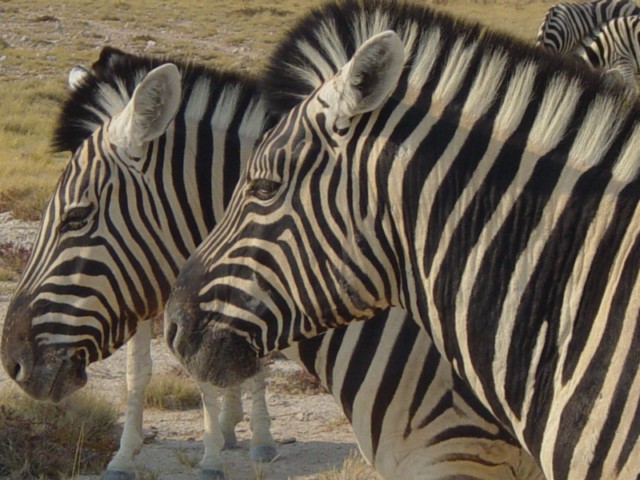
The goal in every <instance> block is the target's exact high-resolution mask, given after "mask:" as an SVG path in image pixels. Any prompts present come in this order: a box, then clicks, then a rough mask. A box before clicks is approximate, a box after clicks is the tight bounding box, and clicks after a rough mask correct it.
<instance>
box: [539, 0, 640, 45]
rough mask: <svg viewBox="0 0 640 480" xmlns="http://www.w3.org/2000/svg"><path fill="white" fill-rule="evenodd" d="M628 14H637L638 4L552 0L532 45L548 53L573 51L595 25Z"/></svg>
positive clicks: (628, 0) (613, 0)
mask: <svg viewBox="0 0 640 480" xmlns="http://www.w3.org/2000/svg"><path fill="white" fill-rule="evenodd" d="M629 15H640V7H638V6H637V5H636V4H635V2H633V1H631V0H594V1H590V2H584V3H556V4H555V5H553V6H552V7H551V8H549V10H547V13H546V14H545V16H544V18H543V20H542V23H541V24H540V27H539V29H538V34H537V36H536V45H537V46H540V47H542V48H544V49H546V50H549V51H552V52H558V53H564V54H568V53H573V51H574V50H575V49H576V48H577V47H578V45H579V43H580V41H581V40H582V39H583V38H585V37H588V36H590V35H591V33H592V32H593V31H594V30H595V29H596V28H597V27H598V26H599V25H601V24H603V23H606V22H608V21H609V20H611V19H614V18H619V17H626V16H629Z"/></svg>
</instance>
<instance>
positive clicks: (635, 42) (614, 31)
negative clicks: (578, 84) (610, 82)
mask: <svg viewBox="0 0 640 480" xmlns="http://www.w3.org/2000/svg"><path fill="white" fill-rule="evenodd" d="M573 53H574V54H575V55H577V56H578V57H580V58H582V59H583V60H584V61H585V62H587V64H589V65H591V66H592V67H594V68H600V69H604V70H607V71H613V72H617V73H618V74H619V75H620V77H621V78H622V82H623V83H624V84H625V85H627V87H628V88H629V89H630V90H632V91H634V92H635V91H636V90H637V84H636V78H635V77H636V75H638V74H639V73H640V16H637V15H635V16H630V17H622V18H616V19H613V20H610V21H608V22H606V23H604V24H602V25H599V26H598V27H597V28H596V29H594V30H593V32H592V33H591V34H590V35H588V36H587V37H585V38H583V39H582V40H581V42H580V44H579V45H578V47H577V48H576V49H575V50H574V52H573Z"/></svg>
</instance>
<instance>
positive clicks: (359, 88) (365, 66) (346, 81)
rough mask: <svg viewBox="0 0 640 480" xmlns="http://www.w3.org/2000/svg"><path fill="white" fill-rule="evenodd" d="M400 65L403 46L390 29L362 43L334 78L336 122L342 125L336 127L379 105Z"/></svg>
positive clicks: (398, 72) (400, 68) (402, 59)
mask: <svg viewBox="0 0 640 480" xmlns="http://www.w3.org/2000/svg"><path fill="white" fill-rule="evenodd" d="M404 63H405V54H404V44H403V43H402V40H400V37H399V36H398V34H397V33H395V32H393V31H391V30H387V31H386V32H382V33H379V34H377V35H375V36H373V37H371V38H370V39H369V40H367V41H366V42H365V43H364V44H362V46H361V47H360V48H358V50H356V53H355V54H354V55H353V58H352V59H351V60H350V61H349V63H347V64H346V65H345V66H344V67H343V68H342V69H341V70H340V72H339V73H338V75H337V76H336V77H335V83H334V85H333V88H335V92H336V93H337V104H334V105H336V121H337V122H338V123H341V124H342V125H338V126H339V127H344V126H346V124H348V122H349V120H350V119H351V118H352V117H354V116H356V115H359V114H362V113H366V112H370V111H372V110H375V109H376V108H378V107H379V106H380V105H382V103H383V102H384V101H385V100H386V99H387V98H388V97H389V95H390V94H391V93H392V92H393V90H394V89H395V87H396V85H397V84H398V79H399V78H400V75H401V74H402V68H403V66H404ZM331 83H332V82H330V83H329V84H328V85H330V84H331Z"/></svg>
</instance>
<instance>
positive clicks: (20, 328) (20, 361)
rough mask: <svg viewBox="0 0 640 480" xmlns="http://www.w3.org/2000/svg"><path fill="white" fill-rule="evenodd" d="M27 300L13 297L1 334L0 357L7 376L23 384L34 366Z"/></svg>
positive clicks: (27, 379) (29, 376)
mask: <svg viewBox="0 0 640 480" xmlns="http://www.w3.org/2000/svg"><path fill="white" fill-rule="evenodd" d="M27 303H28V300H23V299H22V298H21V297H20V296H18V297H14V300H12V301H11V303H10V304H9V308H8V309H7V315H6V317H5V323H4V330H3V332H2V344H1V345H0V351H1V353H0V356H1V357H2V365H3V366H4V369H5V371H6V372H7V375H8V376H9V377H10V378H12V379H13V380H15V381H16V382H18V383H20V384H23V383H25V382H27V381H29V380H30V378H31V374H32V372H33V369H34V365H35V356H34V347H35V346H34V345H33V343H32V340H31V337H30V333H31V332H30V325H31V324H30V316H29V315H30V310H29V309H28V308H25V304H27Z"/></svg>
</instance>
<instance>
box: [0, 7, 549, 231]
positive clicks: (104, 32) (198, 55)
mask: <svg viewBox="0 0 640 480" xmlns="http://www.w3.org/2000/svg"><path fill="white" fill-rule="evenodd" d="M320 3H322V2H321V0H311V1H309V0H242V1H240V0H235V1H234V0H230V1H227V0H181V1H179V2H178V0H107V1H100V2H98V1H96V0H89V1H87V0H68V1H66V2H64V3H55V2H54V4H51V2H49V1H47V0H11V2H0V16H2V18H3V32H2V33H3V37H2V38H1V39H0V40H1V41H0V58H2V57H5V58H4V59H3V60H1V61H0V98H2V99H3V101H2V116H0V145H2V146H3V148H2V150H0V211H4V210H13V212H14V214H15V216H16V217H18V218H24V219H37V218H39V216H40V211H41V209H42V206H43V204H44V203H45V202H46V199H47V198H48V197H49V195H50V194H51V191H52V190H53V186H54V185H55V182H56V180H57V178H58V176H59V174H60V172H61V170H62V169H63V168H64V165H65V164H66V161H67V158H68V155H66V154H57V155H53V154H52V153H51V152H50V150H49V139H50V135H51V131H52V129H53V124H54V122H55V119H56V114H57V111H58V106H59V104H60V102H61V101H62V99H63V98H64V97H65V87H66V77H67V74H68V72H69V70H70V69H71V68H72V67H73V66H74V65H75V64H79V63H80V64H84V65H90V64H91V63H92V62H94V61H95V60H96V59H97V57H98V52H99V50H100V48H102V47H103V46H105V45H113V46H116V47H119V48H123V49H125V50H127V51H130V52H133V53H150V54H154V55H172V56H178V57H182V58H185V59H191V60H196V61H199V62H203V63H207V64H209V65H213V66H217V67H227V68H234V69H239V70H251V71H257V70H258V69H259V68H260V67H261V66H262V64H263V62H264V60H265V58H266V56H267V55H266V54H267V53H268V51H269V50H270V49H271V47H272V46H273V45H274V44H275V43H276V42H277V40H278V38H279V36H280V35H281V34H282V33H283V32H284V31H285V29H286V28H287V26H288V25H290V23H291V22H292V20H293V19H294V18H295V17H296V16H298V15H299V14H301V13H302V12H304V11H305V10H306V9H307V8H309V7H310V6H313V5H318V4H320ZM428 3H431V4H433V5H436V6H437V7H438V8H442V9H444V10H447V11H450V12H452V13H454V14H457V15H462V16H465V17H467V18H470V19H473V20H480V21H483V22H485V23H487V24H489V25H492V26H494V27H496V28H500V29H504V30H507V31H509V32H511V33H514V34H516V35H519V36H521V37H524V38H531V39H532V38H533V37H534V36H535V33H536V30H537V27H538V22H539V21H540V19H541V18H542V16H543V14H544V12H545V11H546V9H547V8H548V7H549V6H550V5H551V4H552V3H553V2H552V1H550V0H544V1H542V0H537V1H534V0H431V1H430V2H428ZM149 12H153V14H152V15H150V14H149Z"/></svg>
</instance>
